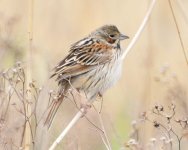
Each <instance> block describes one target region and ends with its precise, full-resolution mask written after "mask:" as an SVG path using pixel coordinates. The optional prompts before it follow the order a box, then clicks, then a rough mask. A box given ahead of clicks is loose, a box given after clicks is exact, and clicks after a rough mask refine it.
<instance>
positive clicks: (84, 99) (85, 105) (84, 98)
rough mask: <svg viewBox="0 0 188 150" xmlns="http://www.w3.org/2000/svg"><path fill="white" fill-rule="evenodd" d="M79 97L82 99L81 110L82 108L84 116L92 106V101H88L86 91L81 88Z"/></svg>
mask: <svg viewBox="0 0 188 150" xmlns="http://www.w3.org/2000/svg"><path fill="white" fill-rule="evenodd" d="M77 90H78V91H79V94H78V99H79V100H80V110H82V113H83V115H82V117H83V116H84V115H85V114H86V113H87V110H88V109H89V108H91V103H90V102H89V101H88V99H87V96H86V94H85V92H84V91H82V90H79V89H77Z"/></svg>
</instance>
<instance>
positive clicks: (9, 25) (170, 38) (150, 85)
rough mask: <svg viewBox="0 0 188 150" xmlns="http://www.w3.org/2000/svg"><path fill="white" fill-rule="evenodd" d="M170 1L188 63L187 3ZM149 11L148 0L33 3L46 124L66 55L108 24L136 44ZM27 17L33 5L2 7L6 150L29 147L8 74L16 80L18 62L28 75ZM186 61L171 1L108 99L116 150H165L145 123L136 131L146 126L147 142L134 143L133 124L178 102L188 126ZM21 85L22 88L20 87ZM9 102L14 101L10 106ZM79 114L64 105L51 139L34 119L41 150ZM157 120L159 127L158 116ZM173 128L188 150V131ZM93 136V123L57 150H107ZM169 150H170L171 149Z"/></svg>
mask: <svg viewBox="0 0 188 150" xmlns="http://www.w3.org/2000/svg"><path fill="white" fill-rule="evenodd" d="M171 1H172V6H173V10H174V13H175V16H176V20H177V23H178V27H179V31H180V34H181V37H182V41H183V44H184V48H185V54H186V55H188V51H187V50H188V42H187V39H188V34H187V33H188V28H187V26H188V17H187V16H188V1H187V0H171ZM149 4H150V1H149V0H143V1H138V0H126V1H125V0H116V1H112V0H100V1H88V0H82V1H75V0H56V1H51V0H40V1H34V5H33V12H34V13H33V41H32V62H31V64H32V66H31V68H30V69H31V70H32V80H33V82H34V84H35V85H36V87H37V89H39V87H43V88H42V89H43V90H42V92H41V94H40V97H39V100H40V101H39V104H38V106H39V107H37V108H36V114H37V115H39V116H38V117H39V118H40V117H41V115H42V112H44V110H45V108H44V106H47V103H48V99H49V91H50V90H54V91H56V89H57V85H56V83H55V82H54V81H53V80H49V74H50V71H51V69H52V68H53V66H54V65H56V63H58V61H60V60H61V59H62V58H63V57H64V56H65V55H66V54H67V52H68V50H69V46H70V44H72V43H74V42H76V41H77V40H79V39H81V38H83V37H85V36H87V35H88V34H89V33H90V32H91V31H93V30H94V29H96V28H98V27H100V26H101V25H104V24H115V25H116V26H117V27H118V28H119V29H120V31H121V32H122V33H125V34H127V35H128V36H130V37H133V36H134V34H135V32H136V30H137V29H138V27H139V25H140V23H141V21H142V19H143V18H144V15H145V12H146V10H147V8H148V5H149ZM28 10H29V2H28V1H25V0H17V1H12V0H1V1H0V72H1V77H0V108H1V109H0V112H1V114H0V115H1V116H0V119H1V120H0V139H1V140H0V149H2V150H4V149H11V150H12V149H18V147H19V146H20V145H22V144H21V143H22V142H20V141H21V140H20V139H21V138H22V135H21V133H22V132H21V131H23V126H24V123H25V121H26V120H25V119H24V118H23V116H22V115H21V114H20V113H19V111H16V110H15V104H16V103H17V105H20V106H19V107H20V108H22V107H21V106H22V105H21V101H20V100H19V98H18V97H17V96H16V94H15V91H14V94H13V93H12V92H13V91H12V88H13V87H14V86H15V83H16V81H14V82H13V83H14V84H11V82H9V80H6V84H5V85H4V83H5V82H4V75H5V74H4V73H5V72H6V73H7V71H8V72H9V71H10V72H11V73H10V74H13V73H14V71H15V70H14V69H15V64H16V62H18V61H19V62H20V61H21V62H23V63H22V64H23V66H22V67H23V69H25V68H26V67H27V63H28V60H27V57H26V55H27V52H28V50H29V46H28V45H29V40H28V28H29V19H28V18H29V17H28V16H29V12H28ZM129 42H130V41H127V42H124V43H122V47H123V48H126V46H127V45H128V43H129ZM185 54H184V53H183V51H182V46H181V44H180V39H179V36H178V31H177V27H176V25H175V23H174V19H173V16H172V12H171V9H170V7H169V3H168V0H166V1H165V0H158V1H157V3H156V5H155V7H154V10H153V12H152V15H151V18H150V20H149V22H148V24H147V26H146V28H145V30H144V32H143V34H142V35H141V37H140V39H139V40H138V42H137V43H136V45H135V46H134V47H133V49H132V50H131V52H130V54H129V55H128V57H127V58H126V60H125V62H124V68H123V73H122V77H121V79H120V81H119V82H118V83H117V84H116V85H115V86H114V87H113V88H112V89H109V90H108V91H107V92H106V93H105V95H104V97H103V99H104V102H103V109H102V118H103V121H104V125H105V128H106V130H107V134H108V136H109V140H110V143H111V145H112V149H115V150H118V149H121V150H124V149H127V148H128V147H127V144H129V146H130V145H131V144H132V143H133V145H134V144H135V143H136V144H138V143H139V144H138V145H139V146H140V147H139V148H142V149H143V147H144V149H147V148H148V147H147V146H148V145H147V144H148V141H150V142H149V144H150V146H151V143H152V144H155V142H158V141H159V142H160V143H162V142H163V141H164V140H166V139H164V138H163V139H161V137H163V136H164V135H163V133H162V132H160V129H159V130H158V128H157V129H156V128H154V127H153V125H152V124H151V123H148V122H147V121H146V122H145V123H141V125H140V123H139V124H136V125H138V126H139V131H140V130H141V131H142V132H141V140H140V141H138V139H136V138H135V137H132V136H131V135H132V134H131V133H132V132H131V131H132V130H133V129H132V127H133V126H134V125H135V122H134V121H137V118H140V114H142V112H148V111H149V113H151V112H152V111H151V109H152V108H153V107H154V106H156V104H160V105H162V106H163V107H164V108H165V110H168V106H171V103H172V102H173V104H174V105H175V106H176V114H175V116H174V117H175V119H179V121H180V122H181V121H182V120H183V121H184V122H186V119H185V118H187V115H188V100H187V99H188V97H187V89H188V78H187V76H188V65H187V63H186V60H185ZM11 81H12V80H11ZM19 84H21V83H20V82H19ZM26 86H28V85H26ZM17 88H18V89H17V90H18V91H20V90H22V92H23V87H22V85H18V86H17ZM31 88H33V87H31ZM25 90H27V89H25ZM25 93H26V91H25ZM31 93H32V95H33V97H32V99H33V100H34V95H35V94H34V91H32V90H31ZM12 94H13V95H12ZM10 95H12V96H11V101H10V103H9V101H8V100H10V97H9V96H10ZM24 100H27V98H25V99H24ZM27 102H28V101H27ZM9 104H10V106H9ZM100 104H101V103H100V100H97V101H96V102H95V103H94V105H95V106H96V107H97V108H100ZM29 105H30V104H29ZM7 106H8V107H9V108H10V109H8V110H9V111H6V110H7ZM34 106H35V105H34V103H33V104H32V110H34V108H35V107H34ZM5 112H7V113H5ZM76 112H77V109H76V108H75V106H74V105H73V104H72V103H71V102H70V101H65V102H64V103H63V105H62V107H61V110H60V111H59V112H58V114H57V116H56V119H55V122H54V124H53V126H52V127H51V129H50V131H49V132H46V131H43V127H42V125H39V126H38V129H39V130H38V129H36V128H35V126H34V125H35V123H36V121H34V120H35V119H34V118H35V117H34V116H32V117H33V120H32V129H33V131H36V133H37V134H38V135H37V136H36V138H35V139H36V141H35V146H36V149H37V150H38V149H39V150H43V149H44V150H45V149H47V147H48V146H49V145H50V144H51V143H52V142H53V141H54V140H55V139H56V138H57V136H58V135H59V133H60V132H61V131H62V129H63V128H64V127H65V126H66V124H67V123H68V122H69V121H70V120H71V118H72V117H73V116H74V114H75V113H76ZM5 114H6V115H5ZM87 117H88V118H89V119H90V121H92V122H93V123H94V124H95V125H98V124H99V120H98V117H97V115H96V112H95V111H94V110H93V109H92V110H91V111H90V112H88V114H87ZM150 119H151V120H152V121H153V120H155V119H156V118H155V115H151V118H150ZM175 119H174V120H175ZM157 120H158V119H157ZM132 121H133V123H132V125H131V122H132ZM158 121H160V123H161V124H163V125H164V124H165V125H166V123H167V122H166V120H165V119H164V118H163V119H162V120H161V119H159V120H158ZM6 126H8V127H6ZM167 126H168V123H167ZM171 126H172V127H173V130H174V131H175V132H176V133H177V134H178V135H179V136H181V135H182V134H183V135H185V137H184V138H183V139H182V141H181V149H186V148H187V146H188V145H187V134H184V133H186V130H187V126H186V128H185V129H184V130H183V131H182V130H181V129H179V125H177V122H176V123H173V122H172V125H171ZM159 128H160V126H159ZM93 129H95V127H94V126H93V125H92V124H91V123H89V122H88V120H87V119H85V118H83V119H81V120H80V121H79V122H78V123H77V124H76V126H75V127H74V128H73V129H72V130H71V131H70V133H69V134H68V136H67V137H66V138H65V140H64V141H63V142H62V143H61V144H60V145H59V146H58V148H57V149H62V148H63V149H65V150H74V149H75V150H96V149H97V150H103V149H105V146H104V144H103V142H102V140H101V137H100V135H99V133H97V132H96V131H94V130H93ZM170 134H172V133H170ZM15 138H16V139H15ZM172 139H173V140H172V143H173V147H172V148H173V149H177V145H178V142H177V140H176V138H175V137H174V136H173V135H172ZM130 140H132V141H130ZM168 140H169V139H168ZM170 140H171V139H170ZM131 142H132V143H131ZM130 143H131V144H130ZM169 143H171V141H170V142H169ZM32 146H33V145H32ZM32 146H31V147H32ZM131 146H132V145H131ZM161 146H162V145H161ZM146 147H147V148H146ZM129 148H130V147H129ZM165 148H166V149H169V148H170V147H165ZM165 148H163V149H165ZM132 149H135V147H133V148H132ZM148 149H154V148H151V147H149V148H148Z"/></svg>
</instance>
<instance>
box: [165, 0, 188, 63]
mask: <svg viewBox="0 0 188 150" xmlns="http://www.w3.org/2000/svg"><path fill="white" fill-rule="evenodd" d="M168 3H169V6H170V10H171V12H172V16H173V20H174V23H175V25H176V29H177V32H178V37H179V40H180V44H181V47H182V50H183V55H184V57H185V60H186V63H187V65H188V58H187V54H186V51H185V47H184V44H183V40H182V37H181V33H180V29H179V27H178V23H177V20H176V16H175V13H174V10H173V7H172V3H171V0H168Z"/></svg>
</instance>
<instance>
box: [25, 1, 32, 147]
mask: <svg viewBox="0 0 188 150" xmlns="http://www.w3.org/2000/svg"><path fill="white" fill-rule="evenodd" d="M33 4H34V0H29V31H28V38H29V46H28V51H27V63H28V64H27V72H26V73H27V79H26V85H27V88H29V87H28V86H29V83H30V82H31V81H32V71H31V68H32V65H31V63H32V41H33ZM28 100H31V93H29V94H28ZM31 111H32V110H31V105H28V104H27V103H26V116H31ZM30 121H31V118H29V120H27V122H26V124H25V138H24V139H25V142H24V148H25V150H30V146H31V142H32V141H31V130H32V129H31V126H30V124H29V122H30Z"/></svg>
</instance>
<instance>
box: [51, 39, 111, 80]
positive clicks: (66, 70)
mask: <svg viewBox="0 0 188 150" xmlns="http://www.w3.org/2000/svg"><path fill="white" fill-rule="evenodd" d="M112 50H113V48H112V46H110V45H108V44H106V43H104V42H103V41H99V40H96V39H92V38H85V39H83V40H81V41H78V42H77V43H75V44H74V45H72V46H71V49H70V52H69V55H68V56H67V57H66V58H65V59H63V60H62V61H61V62H60V63H59V64H58V65H57V66H56V67H55V73H54V74H53V75H52V76H51V77H53V76H56V75H57V80H58V81H60V80H62V79H66V78H68V77H73V76H77V75H80V74H84V73H87V72H88V71H90V70H92V69H94V68H95V67H97V66H98V65H102V64H104V63H107V62H108V61H110V60H111V58H112V56H113V51H112Z"/></svg>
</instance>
